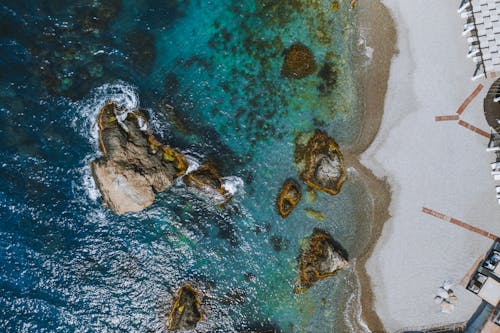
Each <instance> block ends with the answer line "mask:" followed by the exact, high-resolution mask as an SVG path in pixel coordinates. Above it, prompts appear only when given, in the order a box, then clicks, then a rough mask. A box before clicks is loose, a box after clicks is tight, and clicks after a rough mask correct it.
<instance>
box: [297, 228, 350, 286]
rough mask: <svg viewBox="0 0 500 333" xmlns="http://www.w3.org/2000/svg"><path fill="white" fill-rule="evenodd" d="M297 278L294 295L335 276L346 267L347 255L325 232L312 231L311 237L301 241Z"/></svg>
mask: <svg viewBox="0 0 500 333" xmlns="http://www.w3.org/2000/svg"><path fill="white" fill-rule="evenodd" d="M297 260H298V263H299V277H298V279H297V282H296V284H295V289H294V292H295V293H302V292H304V291H306V290H307V289H309V288H310V287H311V286H312V285H313V284H314V283H315V282H317V281H319V280H321V279H324V278H327V277H329V276H335V275H336V274H337V271H339V270H341V269H343V268H344V267H345V266H346V265H347V253H346V252H345V250H343V249H342V248H341V246H340V245H339V244H338V243H336V242H335V241H334V240H333V238H332V236H331V235H330V234H329V233H327V232H326V231H323V230H320V229H314V231H313V233H312V235H311V236H309V237H307V238H305V239H304V240H303V241H302V244H301V248H300V255H299V257H298V259H297Z"/></svg>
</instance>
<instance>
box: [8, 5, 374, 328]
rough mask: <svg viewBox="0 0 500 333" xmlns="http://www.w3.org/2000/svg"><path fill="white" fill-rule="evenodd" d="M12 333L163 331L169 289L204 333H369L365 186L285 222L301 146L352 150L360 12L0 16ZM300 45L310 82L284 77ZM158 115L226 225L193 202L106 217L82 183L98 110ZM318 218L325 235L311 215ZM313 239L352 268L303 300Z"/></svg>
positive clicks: (311, 197)
mask: <svg viewBox="0 0 500 333" xmlns="http://www.w3.org/2000/svg"><path fill="white" fill-rule="evenodd" d="M0 26H1V28H0V49H1V52H0V67H1V72H0V73H1V75H0V142H1V146H0V147H1V149H0V331H2V332H163V331H166V326H167V318H166V314H167V313H168V312H169V309H170V306H171V304H172V299H173V297H174V295H175V293H176V290H177V289H178V288H179V287H180V286H182V285H183V284H184V283H187V282H189V283H191V284H193V285H194V286H196V287H197V288H198V289H199V290H200V291H201V292H202V293H203V302H202V304H203V312H204V318H203V321H202V322H200V323H199V324H198V326H197V328H196V332H237V331H241V330H244V329H248V328H251V329H259V328H261V329H262V328H268V327H273V328H275V329H276V330H277V332H314V333H321V332H361V331H363V330H365V328H364V326H363V323H362V322H360V319H359V318H360V308H359V300H360V297H361V296H360V290H359V282H358V278H357V275H356V272H355V270H354V265H355V262H356V258H357V257H358V256H360V255H361V254H362V253H363V251H364V250H365V247H366V243H367V239H368V236H369V233H370V230H371V223H372V221H371V215H372V210H371V209H372V206H371V199H370V196H369V195H368V194H367V189H366V187H365V185H364V184H363V182H362V181H361V180H360V177H358V175H357V171H356V170H354V169H352V168H350V169H349V180H348V181H347V182H346V183H345V184H344V187H343V189H342V191H341V193H340V194H339V195H337V196H330V195H328V194H325V193H321V192H318V193H315V194H314V193H307V194H306V187H305V185H304V184H302V185H301V186H302V190H303V193H304V196H303V199H302V201H301V203H300V204H299V206H298V207H297V208H296V210H295V211H294V212H293V213H292V214H291V215H290V216H289V217H288V218H286V219H282V218H281V217H279V215H278V214H277V212H276V209H275V200H276V195H277V193H278V191H279V189H280V187H281V184H282V183H283V182H284V181H285V180H286V179H287V178H290V177H292V178H295V179H297V169H296V167H295V164H294V140H295V138H296V137H297V135H299V134H301V133H310V132H312V131H314V130H315V129H317V128H319V129H322V130H324V131H326V132H328V133H329V135H330V136H332V137H333V138H335V140H336V141H337V142H338V143H339V144H340V145H341V148H342V146H348V145H350V144H351V143H352V142H353V141H354V140H355V139H356V137H357V135H358V134H359V128H360V126H359V123H360V118H361V110H360V106H359V103H358V91H357V81H356V78H357V76H358V73H357V70H358V69H357V68H356V63H358V62H357V61H355V59H358V60H359V58H360V53H361V51H360V50H359V48H358V39H359V31H358V27H357V20H356V11H355V10H351V8H350V6H349V1H346V0H344V1H340V7H339V10H337V11H334V10H333V9H332V1H326V0H316V1H310V0H291V1H287V2H285V1H270V0H254V1H250V0H248V1H229V0H228V1H223V0H219V1H196V0H177V1H174V0H168V1H162V2H159V1H153V0H136V1H131V0H123V1H121V0H104V1H30V0H27V1H10V0H7V1H2V2H1V4H0ZM294 42H301V43H303V44H305V45H307V46H308V47H309V48H310V49H311V50H312V51H313V53H314V55H315V59H316V62H317V64H318V68H321V67H322V66H323V65H324V64H325V63H328V64H329V65H330V66H332V68H335V69H336V80H334V81H336V82H333V81H331V80H330V81H329V82H325V80H323V79H322V78H321V77H320V76H318V75H317V74H316V73H315V74H313V75H311V76H309V77H307V78H304V79H301V80H290V79H286V78H284V77H282V76H281V73H280V69H281V64H282V61H283V55H282V54H283V51H284V49H285V48H286V47H288V46H290V45H291V44H292V43H294ZM109 99H112V100H115V101H117V102H118V103H119V104H122V105H125V106H127V107H128V108H135V107H141V108H144V109H146V110H147V112H148V115H149V117H150V126H151V127H152V128H153V129H154V131H155V133H156V134H157V136H158V137H160V138H161V139H162V140H163V141H164V142H166V143H168V144H170V145H172V146H174V147H176V148H177V149H179V150H181V151H182V152H184V153H185V154H187V155H188V156H189V158H190V160H192V161H193V162H195V163H204V162H207V161H211V162H213V163H214V164H216V165H217V167H218V168H219V170H220V171H221V174H222V175H223V176H225V177H227V178H226V180H227V183H228V184H230V185H231V187H232V190H234V191H235V196H234V199H233V200H232V201H231V203H230V204H229V205H227V206H226V207H224V208H221V207H217V206H215V205H214V204H213V203H211V202H210V201H208V200H206V199H203V198H200V197H198V196H197V195H196V194H195V193H192V192H190V191H188V190H186V188H185V187H184V186H183V185H182V184H180V183H179V184H176V185H175V186H174V187H173V188H171V189H169V190H168V191H165V192H163V193H161V194H159V195H158V196H157V199H156V201H155V204H154V205H153V206H151V207H150V208H148V209H146V210H144V211H143V212H140V213H137V214H127V215H124V216H117V215H115V214H113V213H112V212H110V211H109V210H107V209H106V208H105V207H103V206H102V205H101V202H100V197H99V192H98V191H97V189H96V187H95V185H94V183H93V180H92V177H91V174H90V170H89V167H88V164H89V161H90V160H92V159H94V158H97V157H98V156H99V155H100V152H99V150H98V145H97V141H96V138H97V128H96V124H95V117H96V115H97V112H98V111H99V108H100V106H102V105H103V104H104V103H105V101H106V100H109ZM306 208H311V209H314V210H317V211H321V212H322V213H323V214H324V216H325V219H324V220H323V221H318V220H315V219H313V218H311V217H309V216H307V214H306V213H305V211H304V209H306ZM315 227H319V228H322V229H324V230H327V231H328V232H330V233H331V234H332V235H333V236H334V238H335V239H336V240H337V241H338V242H340V243H341V244H342V245H343V246H344V247H345V248H346V249H347V251H348V252H349V259H350V262H351V264H350V266H349V267H348V268H347V269H346V270H344V271H342V272H340V274H338V275H337V276H336V277H333V278H327V279H325V280H322V281H320V282H318V283H317V284H316V285H315V286H313V287H312V288H311V289H310V290H308V291H307V292H306V293H304V294H301V295H295V294H294V293H293V285H294V282H295V279H296V277H297V262H296V258H297V255H298V252H299V247H300V241H301V240H302V239H303V238H304V237H306V236H308V235H310V234H311V232H312V230H313V229H314V228H315Z"/></svg>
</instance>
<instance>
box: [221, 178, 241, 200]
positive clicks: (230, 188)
mask: <svg viewBox="0 0 500 333" xmlns="http://www.w3.org/2000/svg"><path fill="white" fill-rule="evenodd" d="M222 180H223V184H222V187H223V188H224V189H225V190H226V191H227V192H228V193H229V194H231V195H232V196H234V195H235V194H236V193H238V194H243V193H245V190H244V189H245V183H244V182H243V179H241V178H240V177H237V176H229V177H223V178H222Z"/></svg>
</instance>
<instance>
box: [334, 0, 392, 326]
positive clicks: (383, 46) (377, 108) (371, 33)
mask: <svg viewBox="0 0 500 333" xmlns="http://www.w3.org/2000/svg"><path fill="white" fill-rule="evenodd" d="M357 11H358V17H357V19H358V22H357V23H358V27H359V29H360V33H361V37H362V38H364V41H365V45H366V46H368V47H371V48H373V54H372V58H371V61H370V63H369V64H368V65H365V63H364V62H365V61H366V58H364V57H360V58H363V60H361V59H360V60H359V61H358V66H366V68H364V70H362V71H360V73H359V89H360V92H359V96H360V98H362V100H361V108H362V112H363V117H362V120H361V126H360V133H359V136H358V138H357V139H356V140H355V141H354V143H353V144H352V145H351V146H350V147H347V148H346V149H345V153H344V156H345V159H346V163H347V165H348V166H350V167H354V168H355V169H356V170H357V171H358V172H359V177H360V178H361V180H362V181H363V182H364V183H365V184H366V186H367V188H368V189H369V192H370V193H369V195H370V197H371V199H372V203H373V206H372V212H373V216H372V221H371V222H372V225H371V234H370V236H369V241H368V244H367V245H366V247H365V249H364V252H363V253H364V254H363V255H362V256H361V257H359V258H358V261H357V263H356V267H355V268H356V271H357V274H358V277H359V281H360V285H361V308H362V319H363V320H364V321H365V323H366V324H367V326H368V327H369V328H370V330H372V331H373V332H384V331H385V329H384V326H383V324H382V322H381V320H380V318H379V316H378V315H377V313H376V311H375V308H374V296H373V292H372V289H371V280H370V277H369V276H368V273H367V270H366V267H365V264H366V262H367V260H368V258H369V257H370V255H371V254H372V252H373V249H374V248H375V245H376V243H377V241H378V240H379V238H380V235H381V232H382V227H383V225H384V222H385V221H387V220H388V219H389V217H390V215H389V205H390V203H391V189H390V186H389V183H388V182H387V180H386V179H379V178H377V177H376V176H375V175H374V174H373V172H372V171H371V170H370V169H368V168H367V167H365V166H364V165H362V164H361V163H360V161H359V158H360V155H361V154H362V153H363V152H364V151H365V150H366V149H367V148H368V147H369V146H370V144H371V143H372V142H373V141H374V139H375V137H376V135H377V133H378V131H379V129H380V125H381V123H382V117H383V113H384V104H385V96H386V93H387V85H388V80H389V73H390V67H391V62H392V58H393V56H394V55H395V54H396V53H397V50H396V25H395V22H394V20H393V18H392V17H391V14H390V12H389V10H388V9H387V8H386V7H385V6H384V5H383V4H382V3H381V1H379V0H360V1H358V5H357Z"/></svg>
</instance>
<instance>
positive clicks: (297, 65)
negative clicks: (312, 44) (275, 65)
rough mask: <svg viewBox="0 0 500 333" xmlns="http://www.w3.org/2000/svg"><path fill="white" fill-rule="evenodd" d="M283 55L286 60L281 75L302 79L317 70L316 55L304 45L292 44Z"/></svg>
mask: <svg viewBox="0 0 500 333" xmlns="http://www.w3.org/2000/svg"><path fill="white" fill-rule="evenodd" d="M283 54H284V56H285V59H284V61H283V66H282V67H281V74H282V75H283V76H285V77H288V78H291V79H301V78H304V77H306V76H309V75H311V74H313V73H314V72H315V71H316V69H317V65H316V60H315V59H314V54H313V53H312V51H311V50H310V49H309V48H308V47H307V46H305V45H304V44H302V43H295V44H292V45H291V46H290V47H289V48H287V49H286V50H285V51H284V52H283Z"/></svg>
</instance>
